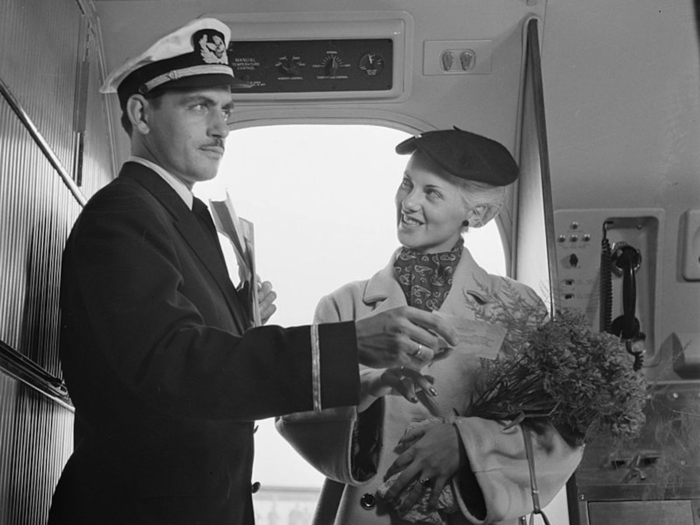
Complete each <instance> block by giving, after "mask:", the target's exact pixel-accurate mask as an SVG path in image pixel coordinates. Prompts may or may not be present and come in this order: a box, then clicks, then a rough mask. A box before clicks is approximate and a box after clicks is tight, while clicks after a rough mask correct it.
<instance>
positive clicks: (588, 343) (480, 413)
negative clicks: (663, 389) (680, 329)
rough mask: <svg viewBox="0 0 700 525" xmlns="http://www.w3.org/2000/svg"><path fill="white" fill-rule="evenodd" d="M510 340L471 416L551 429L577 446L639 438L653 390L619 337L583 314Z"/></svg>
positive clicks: (492, 364)
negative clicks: (604, 438) (601, 438)
mask: <svg viewBox="0 0 700 525" xmlns="http://www.w3.org/2000/svg"><path fill="white" fill-rule="evenodd" d="M520 333H521V335H520V336H519V337H517V338H515V340H510V341H509V340H506V342H505V343H504V347H505V348H504V349H503V356H500V357H499V358H497V359H495V360H493V361H484V362H483V365H482V370H483V373H482V375H481V377H480V382H479V385H478V386H477V389H476V393H475V395H474V396H473V398H472V403H471V405H470V407H469V410H468V413H467V414H465V415H467V416H476V417H482V418H485V419H499V420H511V421H512V422H513V423H512V424H522V425H524V426H526V427H530V428H532V429H533V430H538V428H541V425H542V424H547V423H549V424H551V425H554V427H555V428H556V429H557V430H558V431H559V433H560V434H561V436H562V437H563V438H564V439H565V440H566V441H567V442H568V443H569V444H570V445H571V446H579V445H582V444H584V443H588V442H590V441H591V440H593V439H595V437H596V436H597V435H600V434H601V433H602V434H606V435H608V436H611V437H613V438H620V439H627V438H633V437H635V436H637V435H638V434H639V432H640V431H641V428H642V426H643V424H644V422H645V416H644V413H643V410H644V406H645V404H646V400H647V390H648V385H647V383H646V380H645V378H644V376H643V375H642V374H641V373H639V372H636V371H635V370H634V369H633V358H632V356H631V355H630V354H629V353H628V352H627V349H626V347H625V344H624V342H623V341H621V340H620V338H619V337H617V336H614V335H612V334H608V333H604V332H595V331H592V330H591V329H590V328H589V326H588V323H587V321H586V319H585V317H584V316H583V314H579V313H576V312H571V311H562V312H559V313H558V315H556V316H555V317H554V318H553V319H551V320H550V321H548V322H546V323H545V324H543V325H542V326H540V327H538V328H536V329H534V330H529V331H522V332H520Z"/></svg>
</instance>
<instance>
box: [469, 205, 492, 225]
mask: <svg viewBox="0 0 700 525" xmlns="http://www.w3.org/2000/svg"><path fill="white" fill-rule="evenodd" d="M497 213H498V208H496V207H495V206H493V205H491V204H478V205H477V206H474V207H473V208H471V209H469V210H467V220H468V221H469V225H470V226H471V227H472V228H481V227H482V226H484V225H485V224H486V223H488V222H489V221H490V220H491V219H493V218H494V217H495V216H496V214H497Z"/></svg>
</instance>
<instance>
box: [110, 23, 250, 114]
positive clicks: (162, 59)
mask: <svg viewBox="0 0 700 525" xmlns="http://www.w3.org/2000/svg"><path fill="white" fill-rule="evenodd" d="M230 38H231V30H230V29H229V27H228V26H227V25H226V24H224V23H223V22H221V21H219V20H216V19H215V18H198V19H196V20H193V21H191V22H189V23H187V24H185V25H184V26H182V27H181V28H179V29H177V30H175V31H173V32H172V33H170V34H169V35H166V36H164V37H163V38H161V39H160V40H158V41H157V42H156V43H155V44H153V45H152V46H151V47H149V48H148V49H147V50H146V51H144V52H143V53H141V54H140V55H139V56H137V57H135V58H132V59H131V60H128V61H126V62H125V63H124V64H123V65H122V66H120V67H118V68H117V69H115V70H114V71H113V72H112V73H111V74H110V75H109V77H107V80H105V82H104V84H103V85H102V87H101V88H100V92H101V93H117V94H118V95H119V103H120V104H121V107H122V109H123V108H124V107H125V106H126V101H127V100H129V97H130V96H131V95H134V94H136V93H140V94H142V95H145V94H146V93H148V92H150V91H153V90H154V89H156V88H160V87H167V88H197V87H215V86H226V85H228V86H231V85H238V86H239V87H245V86H247V84H246V83H245V82H242V81H241V80H238V79H237V78H236V77H235V75H234V73H233V69H232V68H231V65H230V64H229V57H228V52H227V48H228V43H229V39H230Z"/></svg>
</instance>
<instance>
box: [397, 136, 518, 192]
mask: <svg viewBox="0 0 700 525" xmlns="http://www.w3.org/2000/svg"><path fill="white" fill-rule="evenodd" d="M416 150H418V151H421V152H423V153H424V154H425V155H426V156H427V157H428V158H429V159H430V160H432V161H433V162H434V163H435V164H437V165H438V166H440V167H441V168H442V169H444V170H445V171H447V172H448V173H449V174H451V175H453V176H455V177H458V178H460V179H466V180H472V181H477V182H484V183H486V184H490V185H491V186H507V185H508V184H510V183H512V182H514V181H515V180H516V179H517V178H518V172H519V169H518V165H517V164H516V162H515V159H514V158H513V156H512V155H511V154H510V152H509V151H508V150H507V149H506V147H505V146H504V145H503V144H501V143H500V142H496V141H495V140H492V139H490V138H488V137H483V136H481V135H477V134H476V133H471V132H469V131H464V130H461V129H459V128H457V127H456V126H455V128H454V129H441V130H436V131H426V132H425V133H421V134H420V135H416V136H414V137H411V138H409V139H406V140H404V141H403V142H401V143H400V144H399V145H398V146H396V153H398V154H399V155H407V154H409V153H413V152H414V151H416Z"/></svg>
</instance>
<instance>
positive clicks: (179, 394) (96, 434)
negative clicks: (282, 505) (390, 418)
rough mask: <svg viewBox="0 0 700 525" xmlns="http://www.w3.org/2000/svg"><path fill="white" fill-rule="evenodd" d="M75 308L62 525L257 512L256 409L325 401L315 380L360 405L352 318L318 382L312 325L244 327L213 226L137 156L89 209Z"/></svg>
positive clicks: (57, 514) (68, 289)
mask: <svg viewBox="0 0 700 525" xmlns="http://www.w3.org/2000/svg"><path fill="white" fill-rule="evenodd" d="M280 255H281V256H284V254H280ZM61 309H62V331H61V360H62V366H63V371H64V376H65V380H66V384H67V386H68V390H69V393H70V396H71V398H72V400H73V402H74V404H75V407H76V413H75V415H76V439H75V450H74V453H73V455H72V456H71V458H70V460H69V461H68V464H67V465H66V467H65V469H64V472H63V474H62V476H61V479H60V481H59V484H58V486H57V488H56V492H55V494H54V501H53V505H52V509H51V516H50V520H49V523H50V524H51V525H55V524H63V523H70V524H72V525H75V524H83V523H90V524H91V525H94V524H97V523H100V524H108V523H109V524H112V523H119V524H151V523H153V524H156V523H157V524H216V525H224V524H236V525H238V524H249V523H253V511H252V503H251V469H252V461H253V433H254V420H256V419H261V418H266V417H271V416H275V415H281V414H286V413H291V412H297V411H304V410H311V409H312V408H313V399H314V390H313V389H314V385H316V386H317V388H320V395H321V402H322V405H323V407H334V406H346V405H353V404H356V403H357V396H358V386H359V379H358V367H357V355H356V354H357V350H356V340H355V331H354V325H353V324H352V323H336V324H328V325H322V326H319V327H318V334H319V337H318V341H319V345H320V375H317V376H316V380H315V379H314V374H313V373H312V368H313V367H312V351H311V347H312V345H311V338H312V335H311V334H312V329H311V328H310V327H308V326H306V327H296V328H289V329H283V328H280V327H276V326H266V327H262V328H254V329H250V330H248V331H246V328H247V326H248V318H247V314H246V311H245V308H244V307H243V305H242V303H241V301H240V300H239V298H238V296H237V293H236V290H235V288H234V286H233V284H232V283H231V281H230V279H229V277H228V273H227V270H226V267H225V263H224V260H223V257H222V255H221V251H220V247H219V246H218V244H216V241H215V239H214V236H213V235H212V234H211V233H210V232H208V231H207V229H206V228H205V227H204V226H203V224H202V222H201V221H200V220H199V219H198V218H197V217H196V215H195V214H194V213H193V212H192V211H190V210H189V209H188V208H187V206H186V205H185V203H184V202H183V200H182V199H181V198H180V197H179V196H178V195H177V193H176V192H175V191H174V190H173V189H172V188H171V187H170V186H169V185H168V184H167V183H166V182H165V181H164V180H163V179H162V178H161V177H160V176H158V175H157V174H156V173H154V172H153V171H152V170H150V169H148V168H146V167H144V166H142V165H140V164H137V163H133V162H127V163H126V164H125V165H124V167H123V169H122V171H121V173H120V175H119V177H118V178H117V179H116V180H114V181H113V182H112V183H110V184H109V185H107V186H106V187H105V188H103V189H102V190H100V191H99V192H98V193H97V194H96V195H95V196H94V197H93V198H92V199H91V200H90V201H89V202H88V204H87V205H86V206H85V209H84V210H83V212H82V213H81V215H80V217H79V218H78V220H77V222H76V224H75V226H74V228H73V231H72V232H71V235H70V237H69V239H68V243H67V246H66V249H65V252H64V258H63V274H62V286H61ZM331 355H332V357H331ZM319 379H320V381H319ZM328 385H332V389H331V388H330V387H329V386H328ZM263 452H264V451H263Z"/></svg>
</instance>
